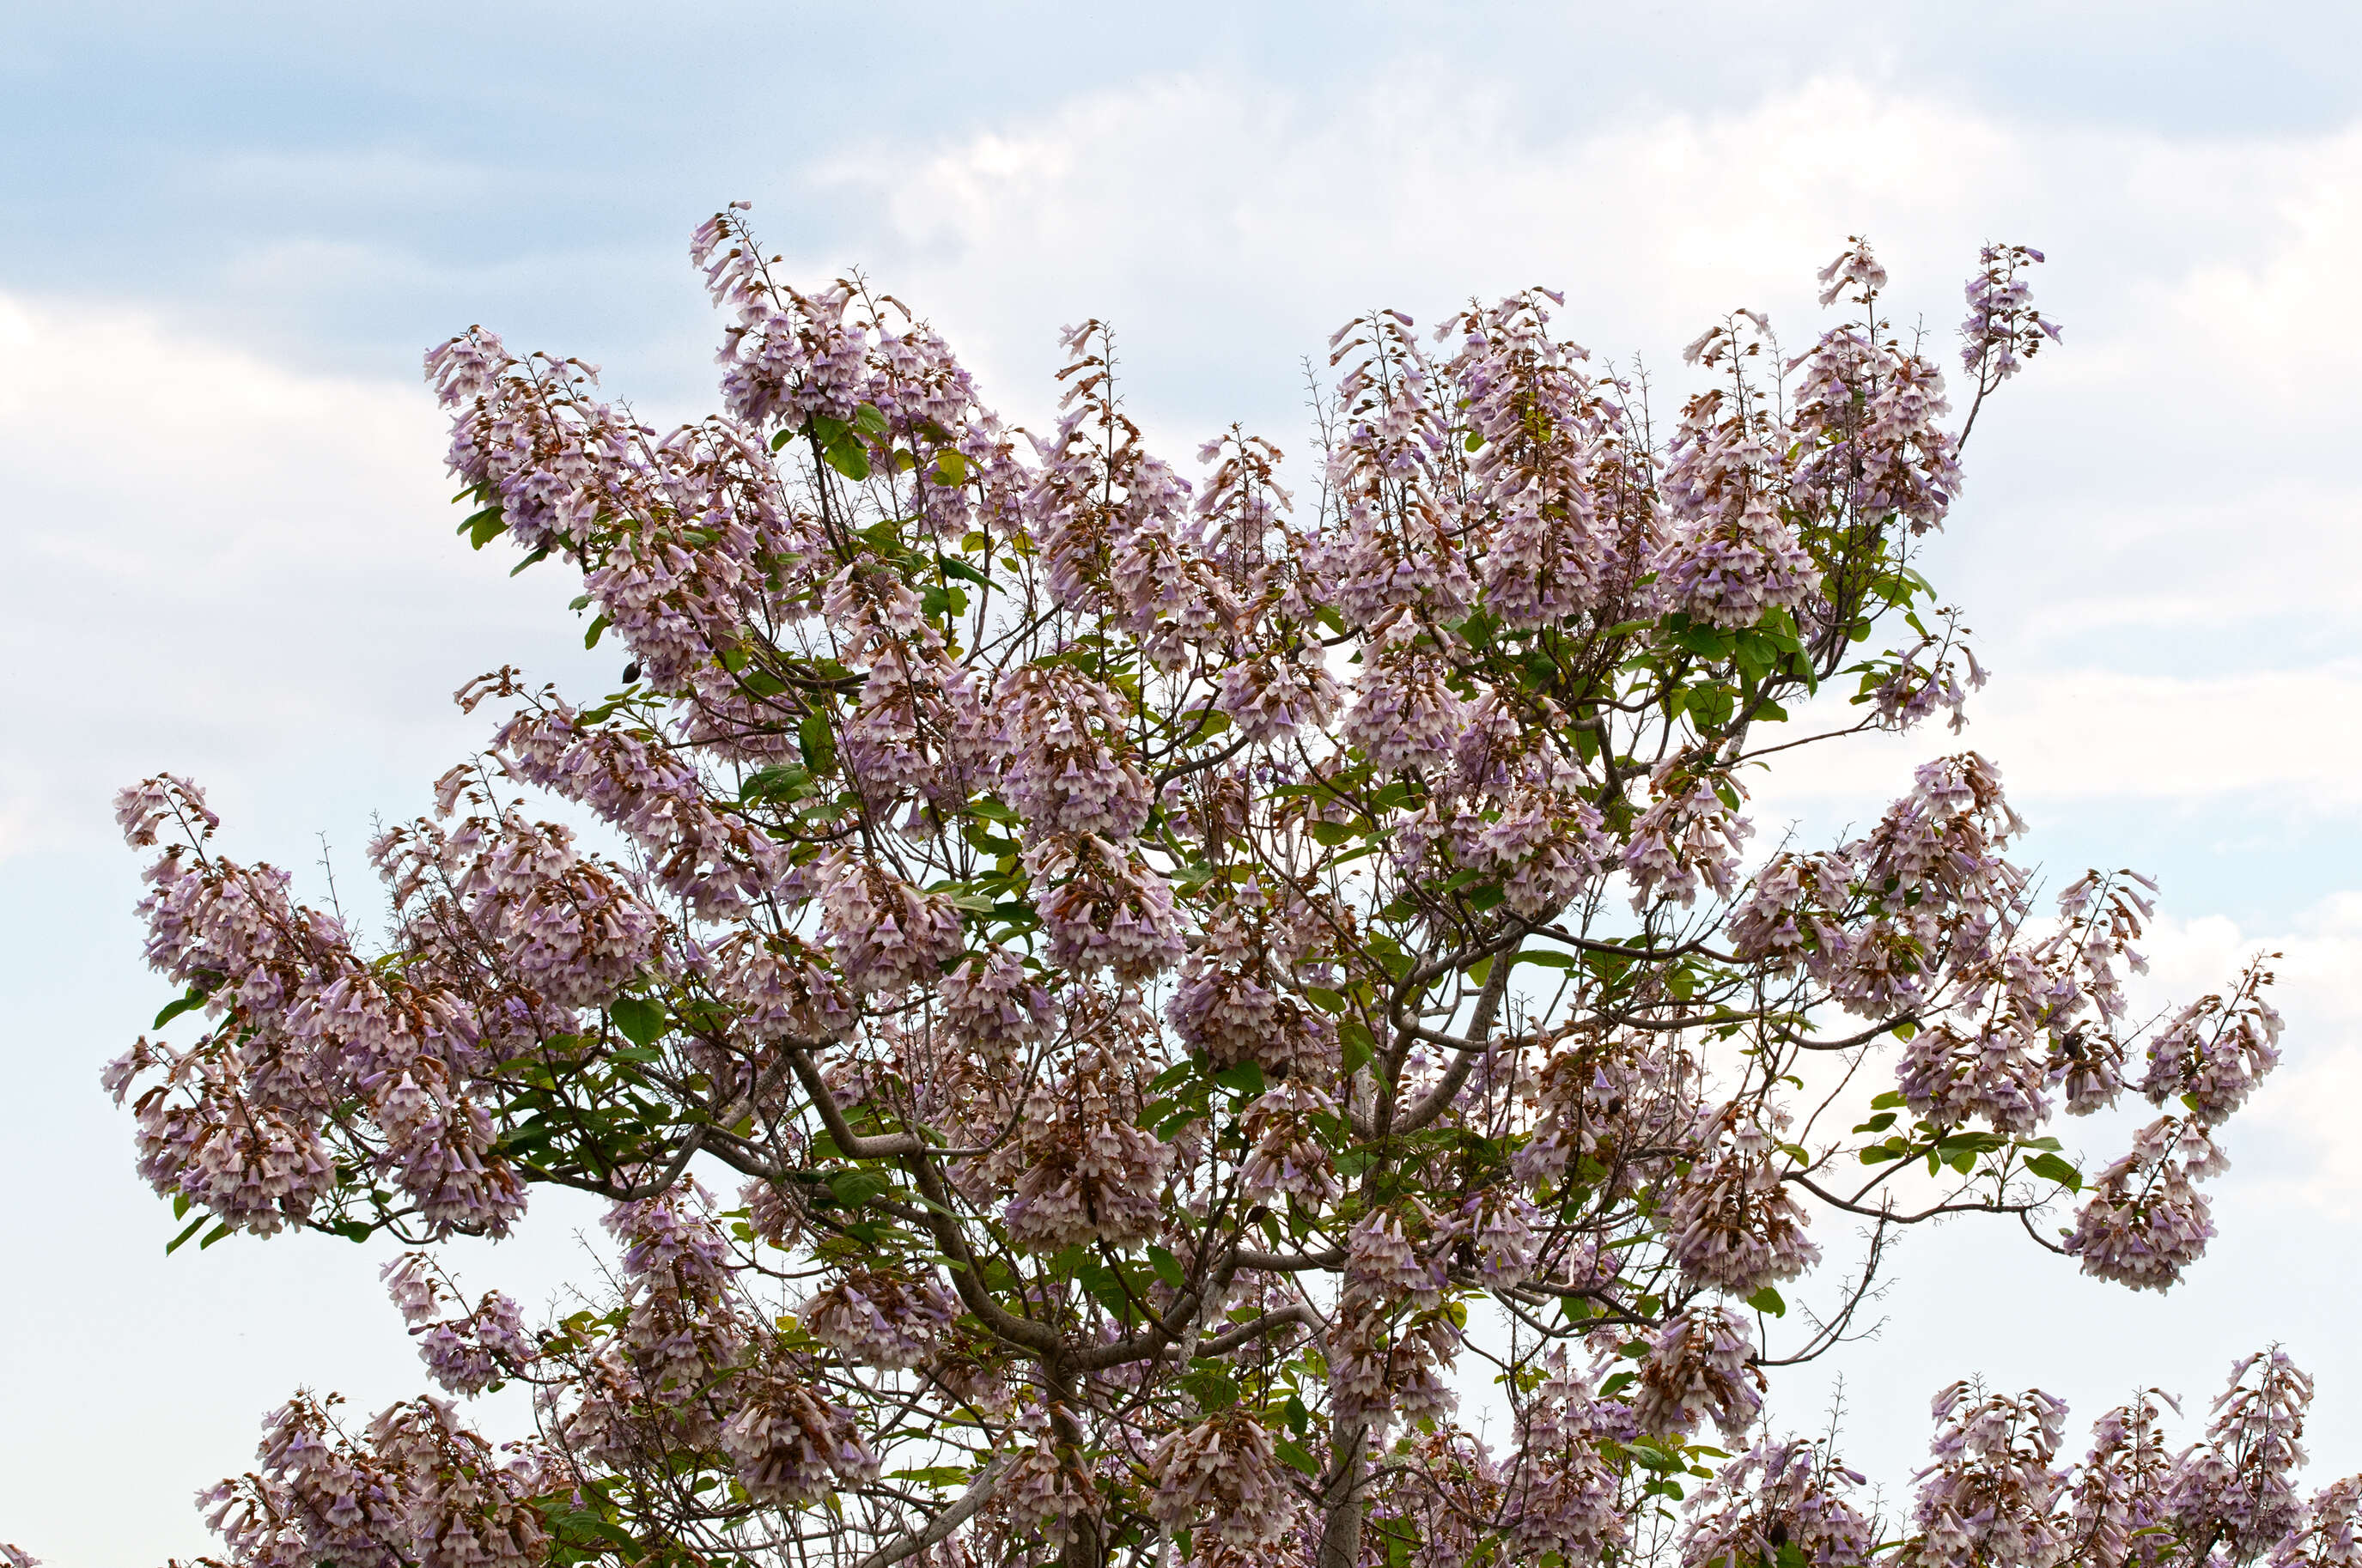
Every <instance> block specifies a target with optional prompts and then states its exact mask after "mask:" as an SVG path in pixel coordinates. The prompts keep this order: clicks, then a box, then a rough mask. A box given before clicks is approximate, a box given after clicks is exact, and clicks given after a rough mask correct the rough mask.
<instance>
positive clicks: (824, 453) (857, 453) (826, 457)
mask: <svg viewBox="0 0 2362 1568" xmlns="http://www.w3.org/2000/svg"><path fill="white" fill-rule="evenodd" d="M820 455H821V460H822V461H823V462H825V463H827V464H828V466H829V467H830V468H832V469H835V470H836V471H837V472H838V473H841V474H843V475H844V477H845V478H846V479H849V480H855V481H856V482H858V481H859V480H866V479H867V478H868V477H869V454H868V453H867V452H865V451H863V450H862V449H861V445H860V443H858V442H856V441H840V442H838V443H837V444H836V445H835V446H833V447H822V448H821V454H820Z"/></svg>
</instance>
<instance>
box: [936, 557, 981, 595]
mask: <svg viewBox="0 0 2362 1568" xmlns="http://www.w3.org/2000/svg"><path fill="white" fill-rule="evenodd" d="M938 564H939V565H941V566H942V567H943V569H944V575H945V576H946V577H964V578H966V579H967V580H968V581H970V582H980V583H982V584H984V585H985V586H986V587H988V588H989V587H990V586H992V579H991V578H989V577H987V576H986V575H985V574H984V573H982V572H980V571H978V570H977V569H976V568H974V567H972V566H970V565H968V564H967V562H966V561H964V560H962V559H960V558H958V557H957V556H944V557H941V558H939V561H938Z"/></svg>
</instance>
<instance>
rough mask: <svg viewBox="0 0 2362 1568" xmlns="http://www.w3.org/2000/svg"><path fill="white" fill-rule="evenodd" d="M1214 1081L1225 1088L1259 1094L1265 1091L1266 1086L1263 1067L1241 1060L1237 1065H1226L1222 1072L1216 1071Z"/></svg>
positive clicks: (1246, 1093) (1243, 1092) (1248, 1093)
mask: <svg viewBox="0 0 2362 1568" xmlns="http://www.w3.org/2000/svg"><path fill="white" fill-rule="evenodd" d="M1214 1081H1215V1082H1216V1083H1218V1084H1220V1085H1221V1086H1222V1087H1223V1088H1226V1089H1235V1090H1236V1091H1237V1092H1239V1093H1240V1094H1245V1095H1258V1094H1261V1093H1263V1088H1264V1084H1263V1068H1262V1066H1260V1065H1258V1064H1256V1063H1253V1062H1241V1063H1240V1064H1239V1065H1238V1066H1234V1067H1224V1068H1223V1069H1222V1070H1221V1071H1220V1072H1219V1073H1216V1074H1215V1075H1214Z"/></svg>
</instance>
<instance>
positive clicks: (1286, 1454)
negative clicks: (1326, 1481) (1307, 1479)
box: [1271, 1438, 1320, 1475]
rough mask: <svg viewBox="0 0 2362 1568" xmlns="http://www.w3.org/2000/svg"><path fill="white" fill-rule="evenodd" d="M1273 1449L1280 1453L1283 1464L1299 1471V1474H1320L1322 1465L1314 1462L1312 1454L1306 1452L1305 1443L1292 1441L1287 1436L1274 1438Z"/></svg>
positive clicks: (1280, 1460)
mask: <svg viewBox="0 0 2362 1568" xmlns="http://www.w3.org/2000/svg"><path fill="white" fill-rule="evenodd" d="M1271 1451H1272V1452H1274V1453H1275V1454H1277V1455H1279V1462H1280V1463H1282V1464H1285V1465H1286V1466H1287V1467H1288V1468H1289V1469H1290V1470H1293V1471H1295V1472H1297V1474H1302V1475H1318V1474H1320V1467H1319V1465H1317V1464H1315V1463H1312V1455H1311V1454H1309V1453H1308V1452H1305V1449H1304V1445H1303V1444H1301V1443H1297V1442H1292V1441H1289V1440H1288V1439H1286V1438H1274V1439H1273V1440H1272V1444H1271Z"/></svg>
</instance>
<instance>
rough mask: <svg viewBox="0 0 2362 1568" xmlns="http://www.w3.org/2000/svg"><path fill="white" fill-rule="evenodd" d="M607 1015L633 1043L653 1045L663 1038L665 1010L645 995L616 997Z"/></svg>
mask: <svg viewBox="0 0 2362 1568" xmlns="http://www.w3.org/2000/svg"><path fill="white" fill-rule="evenodd" d="M607 1016H608V1017H609V1018H612V1019H613V1020H614V1021H615V1027H616V1028H617V1029H620V1030H622V1031H623V1032H624V1038H625V1039H626V1040H629V1041H630V1042H631V1043H633V1044H635V1045H653V1044H655V1043H657V1041H658V1040H661V1039H663V1038H664V1032H665V1010H664V1009H662V1008H660V1007H658V1006H657V1004H656V1003H654V1002H652V1001H649V1000H648V999H646V998H645V997H617V998H616V999H614V1001H613V1004H611V1005H610V1006H609V1007H608V1009H607Z"/></svg>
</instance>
